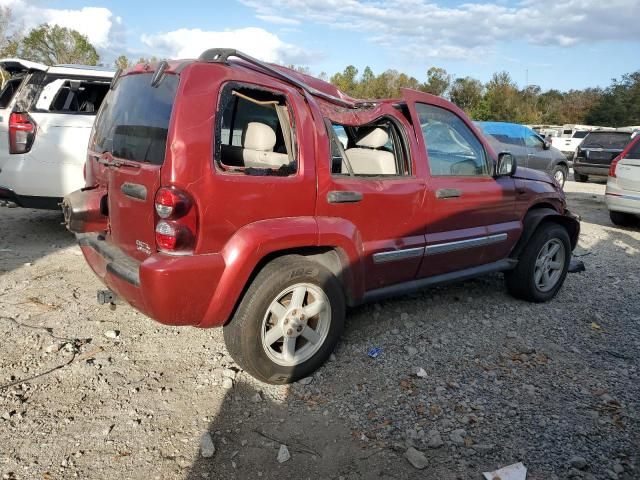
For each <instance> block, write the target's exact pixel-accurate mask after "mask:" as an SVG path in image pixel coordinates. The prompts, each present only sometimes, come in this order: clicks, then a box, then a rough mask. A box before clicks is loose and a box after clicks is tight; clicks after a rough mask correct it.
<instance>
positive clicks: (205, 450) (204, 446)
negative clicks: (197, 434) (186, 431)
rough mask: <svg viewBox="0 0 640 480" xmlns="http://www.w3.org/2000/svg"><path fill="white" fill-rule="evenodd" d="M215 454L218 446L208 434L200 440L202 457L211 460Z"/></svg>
mask: <svg viewBox="0 0 640 480" xmlns="http://www.w3.org/2000/svg"><path fill="white" fill-rule="evenodd" d="M214 453H216V446H215V445H214V444H213V438H211V434H210V433H209V432H206V433H204V434H203V435H202V437H201V438H200V455H202V456H203V457H204V458H211V457H213V454H214Z"/></svg>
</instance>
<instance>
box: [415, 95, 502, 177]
mask: <svg viewBox="0 0 640 480" xmlns="http://www.w3.org/2000/svg"><path fill="white" fill-rule="evenodd" d="M420 105H424V106H426V107H431V108H437V109H440V110H443V111H445V112H447V113H449V114H451V115H453V116H454V117H456V118H457V119H458V120H460V122H461V124H462V125H464V127H465V128H466V129H467V130H468V131H469V133H470V134H471V135H472V137H473V138H475V139H476V141H477V142H478V144H479V145H480V149H481V151H482V155H483V157H484V158H483V161H484V165H485V172H484V173H482V174H479V175H444V174H436V173H433V172H432V171H431V159H430V158H429V142H428V141H427V138H426V137H425V134H424V131H423V130H422V124H421V123H420V112H419V106H420ZM414 109H415V113H416V119H417V121H418V125H417V128H418V129H419V132H416V133H418V134H419V135H422V140H423V142H424V147H425V152H424V153H425V157H426V159H427V172H428V173H429V176H431V177H433V178H493V176H494V175H493V169H494V164H493V161H492V159H491V157H490V156H489V154H488V152H487V149H486V147H485V145H484V142H483V141H482V140H481V139H480V138H479V137H478V135H476V132H475V131H474V130H473V128H471V126H470V125H469V124H468V123H467V122H465V120H464V119H463V118H462V117H461V116H460V115H458V114H457V113H456V112H454V111H453V110H450V109H448V108H446V107H444V106H440V105H435V104H433V103H427V102H415V103H414ZM487 135H488V134H487Z"/></svg>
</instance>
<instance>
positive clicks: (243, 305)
mask: <svg viewBox="0 0 640 480" xmlns="http://www.w3.org/2000/svg"><path fill="white" fill-rule="evenodd" d="M316 312H317V313H316ZM344 317H345V300H344V293H343V291H342V287H341V285H340V282H339V281H338V279H337V278H336V277H335V276H334V275H333V274H332V273H331V272H330V271H329V270H327V269H326V268H324V267H323V266H321V265H318V264H317V263H314V262H310V261H309V260H306V259H305V258H304V257H303V256H299V255H291V256H286V257H281V258H277V259H275V260H273V261H271V262H270V263H268V264H267V265H266V266H265V267H264V268H263V269H262V270H261V271H260V273H258V275H257V276H256V277H255V279H254V280H253V282H251V285H250V286H249V289H248V290H247V292H246V293H245V295H244V297H243V298H242V301H241V302H240V306H239V307H238V309H237V311H236V313H235V315H234V316H233V319H232V320H231V321H230V322H229V323H228V324H227V325H225V327H224V329H223V332H224V340H225V343H226V345H227V349H228V350H229V353H230V354H231V357H232V358H233V359H234V361H235V362H236V363H237V364H238V365H239V366H240V367H242V369H244V370H245V371H246V372H247V373H249V374H250V375H252V376H254V377H255V378H257V379H258V380H260V381H263V382H265V383H271V384H274V385H275V384H286V383H291V382H295V381H296V380H299V379H301V378H304V377H307V376H309V375H310V374H311V373H313V372H314V371H315V370H317V369H318V368H319V367H320V366H321V365H322V364H323V363H324V362H325V360H326V359H327V358H328V357H329V355H331V352H332V351H333V349H334V348H335V346H336V343H337V342H338V339H339V338H340V335H341V334H342V329H343V326H344Z"/></svg>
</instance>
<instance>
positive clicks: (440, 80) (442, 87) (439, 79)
mask: <svg viewBox="0 0 640 480" xmlns="http://www.w3.org/2000/svg"><path fill="white" fill-rule="evenodd" d="M449 85H451V75H449V74H448V73H447V71H446V70H445V69H444V68H440V67H431V68H430V69H429V70H427V83H425V84H423V85H422V88H421V90H422V91H424V92H427V93H430V94H432V95H438V96H439V97H442V96H444V94H445V93H446V92H447V90H448V89H449Z"/></svg>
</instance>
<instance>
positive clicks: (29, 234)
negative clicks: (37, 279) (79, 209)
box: [0, 207, 76, 275]
mask: <svg viewBox="0 0 640 480" xmlns="http://www.w3.org/2000/svg"><path fill="white" fill-rule="evenodd" d="M63 220H64V219H63V217H62V212H59V211H53V210H32V209H26V208H6V207H3V208H0V232H2V234H1V235H0V275H2V274H4V273H6V272H10V271H11V270H15V269H16V268H19V267H20V266H22V265H24V264H25V263H33V262H36V261H37V260H38V259H40V258H42V257H45V256H47V255H49V254H50V253H53V252H55V251H57V250H59V249H62V248H67V247H69V246H72V245H74V244H75V243H76V241H75V238H74V237H73V235H72V234H71V233H70V232H69V231H67V229H66V228H65V226H64V225H63V224H62V222H63Z"/></svg>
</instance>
